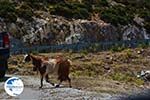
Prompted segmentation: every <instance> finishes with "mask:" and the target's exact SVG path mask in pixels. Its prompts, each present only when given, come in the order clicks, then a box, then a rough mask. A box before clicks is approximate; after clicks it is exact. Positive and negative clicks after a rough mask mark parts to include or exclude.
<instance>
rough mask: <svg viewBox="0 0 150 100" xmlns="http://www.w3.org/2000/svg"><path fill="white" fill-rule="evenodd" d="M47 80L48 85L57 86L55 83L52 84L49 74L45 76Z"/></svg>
mask: <svg viewBox="0 0 150 100" xmlns="http://www.w3.org/2000/svg"><path fill="white" fill-rule="evenodd" d="M45 80H46V82H47V83H50V84H51V85H53V86H54V85H55V84H54V83H52V82H50V81H49V77H48V74H47V75H45Z"/></svg>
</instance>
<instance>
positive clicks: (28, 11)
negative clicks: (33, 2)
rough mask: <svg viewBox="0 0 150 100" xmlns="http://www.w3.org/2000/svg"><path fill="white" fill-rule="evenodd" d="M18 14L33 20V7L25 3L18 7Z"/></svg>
mask: <svg viewBox="0 0 150 100" xmlns="http://www.w3.org/2000/svg"><path fill="white" fill-rule="evenodd" d="M17 15H18V16H19V17H22V18H24V19H26V20H32V16H33V11H32V8H31V7H30V6H29V5H27V4H26V3H25V4H23V5H22V6H21V7H20V8H18V9H17Z"/></svg>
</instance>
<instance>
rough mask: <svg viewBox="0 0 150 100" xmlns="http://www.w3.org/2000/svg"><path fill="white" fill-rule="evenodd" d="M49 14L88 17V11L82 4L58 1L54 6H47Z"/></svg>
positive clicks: (76, 17)
mask: <svg viewBox="0 0 150 100" xmlns="http://www.w3.org/2000/svg"><path fill="white" fill-rule="evenodd" d="M49 7H50V12H51V14H54V15H60V16H65V17H67V18H75V19H78V18H81V19H84V18H88V17H89V12H88V10H87V9H86V8H85V7H86V6H84V5H82V4H73V3H68V4H66V3H59V4H56V5H55V6H52V5H51V6H49Z"/></svg>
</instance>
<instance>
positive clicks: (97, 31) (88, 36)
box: [0, 12, 150, 45]
mask: <svg viewBox="0 0 150 100" xmlns="http://www.w3.org/2000/svg"><path fill="white" fill-rule="evenodd" d="M134 21H135V22H136V23H137V24H139V25H141V26H140V27H139V26H137V25H126V26H122V27H115V26H113V25H111V24H109V23H105V22H104V21H102V20H101V19H98V20H81V19H78V20H74V19H72V20H68V19H65V18H64V17H59V16H54V15H49V14H48V13H45V12H44V13H42V14H41V16H40V17H33V20H32V21H27V20H25V19H22V18H17V21H16V23H10V22H9V23H6V22H4V21H3V19H2V18H0V31H9V32H10V33H11V35H12V37H14V38H17V39H19V40H20V41H22V42H23V43H25V44H28V45H31V44H33V45H36V44H63V43H67V44H71V43H77V42H98V41H114V40H132V39H149V38H150V36H149V35H148V34H147V32H146V29H145V28H143V27H142V26H143V21H144V20H142V19H141V18H138V17H135V18H134ZM118 30H120V31H118Z"/></svg>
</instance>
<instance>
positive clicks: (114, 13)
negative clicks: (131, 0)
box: [101, 6, 133, 25]
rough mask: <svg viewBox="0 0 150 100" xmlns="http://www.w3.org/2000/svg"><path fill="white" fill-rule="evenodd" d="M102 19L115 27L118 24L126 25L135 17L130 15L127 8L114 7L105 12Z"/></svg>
mask: <svg viewBox="0 0 150 100" xmlns="http://www.w3.org/2000/svg"><path fill="white" fill-rule="evenodd" d="M101 18H102V19H103V20H104V21H106V22H108V23H112V24H114V25H118V23H119V24H121V25H126V24H128V23H130V22H131V21H132V19H133V16H132V15H129V14H128V11H127V10H126V8H124V7H122V6H113V7H110V8H108V9H105V10H103V11H102V13H101Z"/></svg>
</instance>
